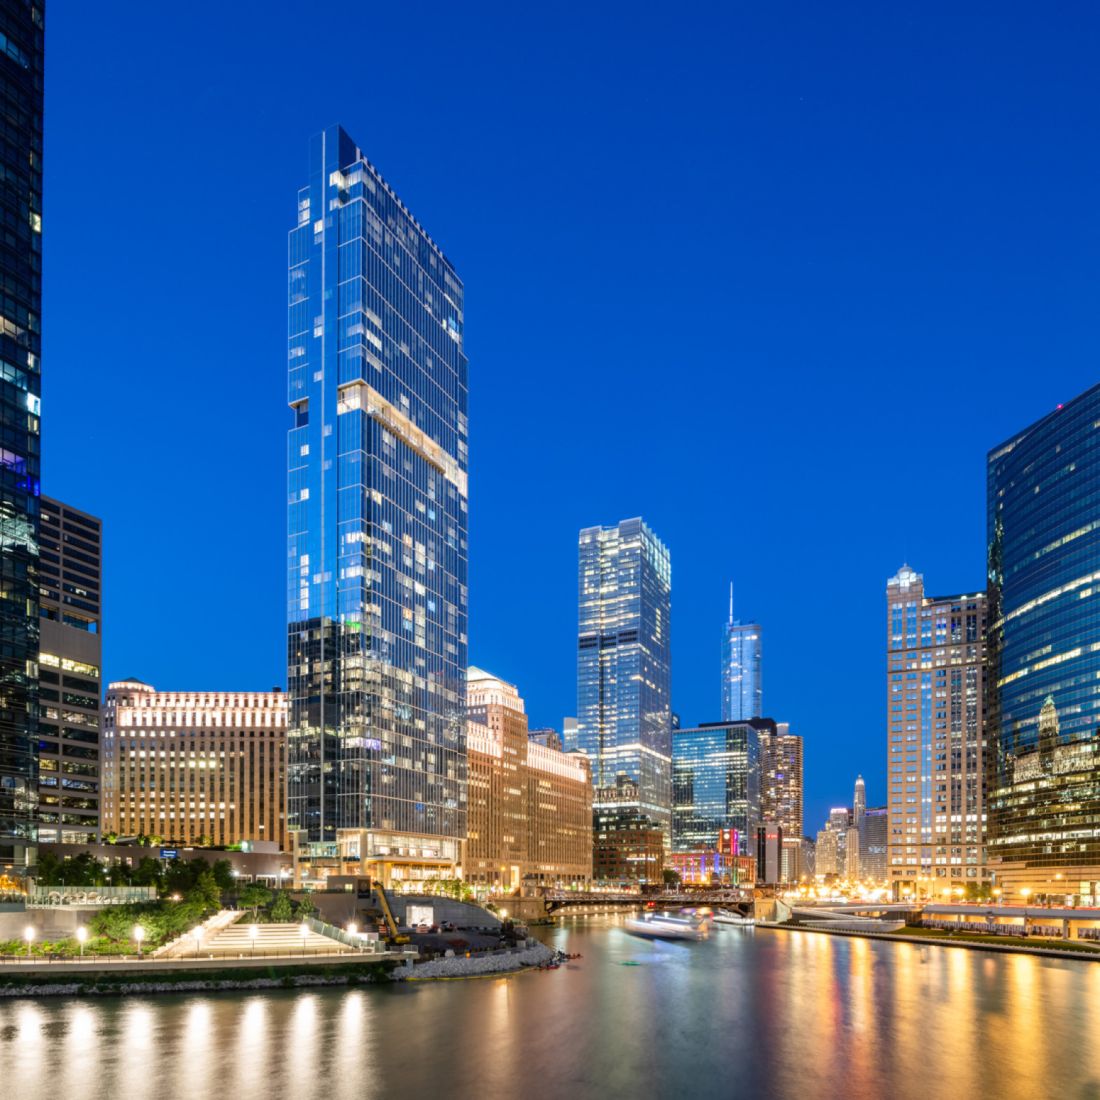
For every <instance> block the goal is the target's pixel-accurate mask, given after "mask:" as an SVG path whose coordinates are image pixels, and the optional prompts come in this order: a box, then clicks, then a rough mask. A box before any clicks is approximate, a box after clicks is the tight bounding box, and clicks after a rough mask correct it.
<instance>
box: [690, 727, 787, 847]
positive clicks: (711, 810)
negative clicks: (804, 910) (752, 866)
mask: <svg viewBox="0 0 1100 1100" xmlns="http://www.w3.org/2000/svg"><path fill="white" fill-rule="evenodd" d="M759 725H760V723H759V722H758V721H757V722H709V723H704V724H703V725H701V726H696V727H694V728H692V729H681V730H676V731H675V732H674V733H673V735H672V846H673V849H674V850H675V851H677V852H691V851H695V850H698V849H702V848H713V847H714V846H715V844H716V843H717V842H718V836H719V833H720V832H722V831H723V830H727V831H730V832H732V833H733V834H734V835H735V840H736V848H737V850H736V852H733V853H731V854H733V855H738V856H755V855H756V848H755V843H756V835H755V834H756V828H757V826H758V825H759V824H760V822H761V821H762V820H763V819H762V817H761V808H760V807H761V751H760V731H759V729H758V726H759ZM772 725H773V728H774V723H773V724H772Z"/></svg>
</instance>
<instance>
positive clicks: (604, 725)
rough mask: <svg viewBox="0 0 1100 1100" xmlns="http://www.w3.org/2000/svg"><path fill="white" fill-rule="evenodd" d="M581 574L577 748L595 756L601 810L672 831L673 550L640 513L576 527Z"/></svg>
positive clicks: (594, 778)
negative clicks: (608, 522) (638, 516)
mask: <svg viewBox="0 0 1100 1100" xmlns="http://www.w3.org/2000/svg"><path fill="white" fill-rule="evenodd" d="M577 579H578V595H579V615H578V635H577V733H576V745H577V748H578V749H580V750H581V751H582V752H584V753H586V754H587V755H588V758H589V759H590V760H591V761H592V781H593V784H594V786H595V787H596V798H595V810H596V813H597V814H599V812H600V810H601V808H606V806H605V804H606V805H607V806H611V805H613V806H614V810H615V813H616V814H617V815H620V816H624V817H634V818H637V817H647V818H648V819H649V820H650V821H651V822H652V823H654V824H657V825H659V826H660V827H661V828H662V829H663V830H664V831H665V834H666V836H667V835H668V834H669V832H670V829H671V823H672V772H671V768H672V740H671V738H672V705H671V679H672V677H671V669H672V653H671V615H672V603H671V593H672V566H671V563H670V560H669V554H668V550H667V548H666V547H665V546H664V544H663V543H662V542H661V540H660V539H658V538H657V536H656V535H655V534H654V533H653V532H652V531H651V530H650V529H649V528H648V527H647V526H646V525H645V523H643V522H642V520H641V519H626V520H623V521H622V522H621V523H618V524H616V525H615V526H613V527H587V528H585V529H584V530H583V531H581V534H580V543H579V570H578V578H577ZM615 788H618V789H617V791H616V793H615V795H614V796H612V795H611V791H612V790H613V789H615ZM626 788H629V790H630V792H631V796H630V797H629V798H628V797H625V796H624V791H625V789H626ZM601 790H603V791H605V792H607V794H606V797H603V798H601Z"/></svg>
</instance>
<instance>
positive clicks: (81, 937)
mask: <svg viewBox="0 0 1100 1100" xmlns="http://www.w3.org/2000/svg"><path fill="white" fill-rule="evenodd" d="M87 938H88V929H87V928H85V927H84V925H81V926H80V927H79V928H78V929H77V930H76V939H77V942H78V943H79V944H80V957H81V958H84V941H85V940H86V939H87Z"/></svg>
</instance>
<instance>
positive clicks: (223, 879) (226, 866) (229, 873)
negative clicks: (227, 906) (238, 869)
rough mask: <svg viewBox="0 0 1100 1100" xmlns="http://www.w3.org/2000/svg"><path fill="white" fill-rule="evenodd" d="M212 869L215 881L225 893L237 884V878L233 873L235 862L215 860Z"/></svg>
mask: <svg viewBox="0 0 1100 1100" xmlns="http://www.w3.org/2000/svg"><path fill="white" fill-rule="evenodd" d="M210 870H211V872H212V874H213V875H214V881H215V882H216V883H217V884H218V888H219V889H220V890H221V891H222V892H223V893H228V892H229V891H230V890H232V889H233V888H234V887H235V886H236V885H237V880H236V878H235V876H234V875H233V864H232V863H230V862H229V860H227V859H219V860H215V861H214V863H213V864H212V865H211V867H210Z"/></svg>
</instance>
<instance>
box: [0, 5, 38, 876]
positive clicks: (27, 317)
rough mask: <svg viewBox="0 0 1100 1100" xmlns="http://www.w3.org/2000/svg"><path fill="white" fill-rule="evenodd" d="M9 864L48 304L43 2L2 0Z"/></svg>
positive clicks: (31, 734) (28, 846)
mask: <svg viewBox="0 0 1100 1100" xmlns="http://www.w3.org/2000/svg"><path fill="white" fill-rule="evenodd" d="M0 37H2V40H3V49H0V94H2V96H3V101H4V104H5V108H4V140H3V142H0V167H2V169H3V185H2V186H0V210H2V213H3V220H4V233H3V235H2V236H0V274H2V276H3V288H4V294H3V301H2V304H0V418H2V420H3V439H2V440H0V549H2V551H3V553H2V554H0V591H2V592H3V597H4V598H3V599H0V683H2V684H3V685H4V690H3V693H0V867H2V868H4V869H5V871H6V872H7V873H10V874H11V875H14V876H16V877H20V876H22V875H23V874H24V873H25V872H26V870H27V868H28V867H29V866H31V865H33V863H34V860H35V839H36V832H37V829H36V822H37V814H38V668H37V661H38V641H39V618H38V533H39V510H38V497H39V473H40V465H39V464H40V448H39V437H40V430H39V417H40V415H41V394H42V380H41V361H40V356H41V332H42V325H41V310H42V77H43V5H42V3H41V2H39V0H0Z"/></svg>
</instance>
